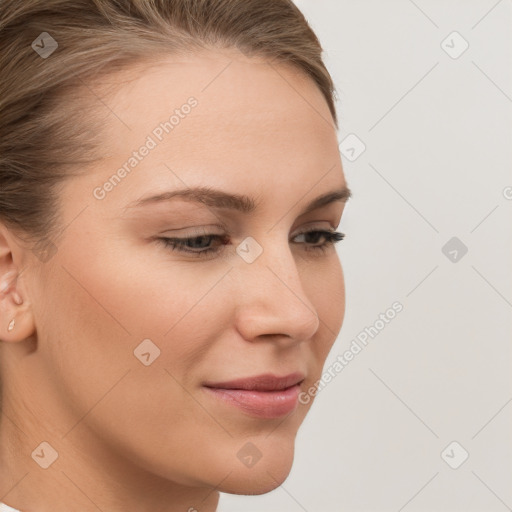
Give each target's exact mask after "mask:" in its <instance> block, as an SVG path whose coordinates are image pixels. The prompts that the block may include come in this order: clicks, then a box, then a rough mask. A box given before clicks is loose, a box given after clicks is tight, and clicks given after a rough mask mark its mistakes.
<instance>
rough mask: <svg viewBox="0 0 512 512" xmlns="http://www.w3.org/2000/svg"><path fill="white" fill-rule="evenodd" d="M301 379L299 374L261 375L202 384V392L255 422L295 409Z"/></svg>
mask: <svg viewBox="0 0 512 512" xmlns="http://www.w3.org/2000/svg"><path fill="white" fill-rule="evenodd" d="M304 378H305V376H304V374H302V373H300V372H295V373H291V374H289V375H286V376H284V377H277V376H276V375H273V374H268V373H267V374H263V375H258V376H255V377H247V378H242V379H236V380H231V381H225V382H206V383H204V384H203V388H204V390H205V391H206V392H207V393H209V395H210V396H212V398H216V399H217V400H220V401H221V402H222V403H223V404H227V405H231V406H234V407H236V408H238V409H240V410H241V411H242V412H244V413H246V414H249V415H250V416H253V417H259V418H267V419H270V418H279V417H281V416H286V415H287V414H290V413H291V412H292V411H293V410H294V409H295V408H296V407H297V402H298V396H299V392H300V384H301V383H302V382H303V380H304Z"/></svg>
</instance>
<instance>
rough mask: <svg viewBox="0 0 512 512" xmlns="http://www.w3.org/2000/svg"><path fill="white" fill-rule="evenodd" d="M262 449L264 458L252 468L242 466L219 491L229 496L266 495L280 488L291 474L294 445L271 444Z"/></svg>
mask: <svg viewBox="0 0 512 512" xmlns="http://www.w3.org/2000/svg"><path fill="white" fill-rule="evenodd" d="M265 444H266V445H267V446H266V448H265V446H263V447H262V456H261V458H260V459H259V460H258V462H256V463H255V464H254V465H253V466H252V467H245V466H244V465H243V464H240V465H238V466H236V467H235V468H234V470H233V471H232V472H231V473H230V475H229V476H228V477H227V478H226V479H225V480H224V481H223V482H222V485H221V486H219V488H218V489H219V491H221V492H224V493H228V494H245V495H258V494H266V493H268V492H270V491H273V490H274V489H276V488H277V487H279V486H280V485H281V484H282V483H283V482H284V481H285V480H286V479H287V478H288V475H289V474H290V471H291V468H292V464H293V457H294V444H293V442H292V443H286V444H285V445H280V446H276V445H275V444H273V443H271V442H267V443H265Z"/></svg>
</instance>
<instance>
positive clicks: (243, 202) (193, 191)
mask: <svg viewBox="0 0 512 512" xmlns="http://www.w3.org/2000/svg"><path fill="white" fill-rule="evenodd" d="M350 197H352V191H351V190H350V189H349V188H348V187H347V186H346V185H345V186H343V187H342V188H340V189H336V190H332V191H330V192H327V193H326V194H323V195H321V196H319V197H317V198H315V199H313V200H312V201H310V202H309V203H308V204H307V205H306V206H305V208H304V209H303V210H302V214H306V213H309V212H311V211H313V210H316V209H318V208H321V207H322V206H326V205H328V204H331V203H334V202H337V201H340V202H344V203H345V202H347V201H348V199H349V198H350ZM175 198H179V199H183V200H185V201H191V202H197V203H202V204H204V205H206V206H209V207H212V208H217V209H221V208H227V209H231V210H236V211H239V212H242V213H252V212H254V211H255V210H256V208H257V207H258V205H259V203H258V202H256V201H255V200H254V199H252V198H250V197H248V196H246V195H243V194H231V193H228V192H224V191H222V190H218V189H214V188H211V187H194V188H187V189H180V190H171V191H168V192H163V193H161V194H157V195H154V196H151V197H145V198H143V199H139V200H137V201H134V202H132V203H130V204H128V205H127V206H126V208H138V207H141V206H145V205H148V204H156V203H161V202H168V201H171V200H172V199H175Z"/></svg>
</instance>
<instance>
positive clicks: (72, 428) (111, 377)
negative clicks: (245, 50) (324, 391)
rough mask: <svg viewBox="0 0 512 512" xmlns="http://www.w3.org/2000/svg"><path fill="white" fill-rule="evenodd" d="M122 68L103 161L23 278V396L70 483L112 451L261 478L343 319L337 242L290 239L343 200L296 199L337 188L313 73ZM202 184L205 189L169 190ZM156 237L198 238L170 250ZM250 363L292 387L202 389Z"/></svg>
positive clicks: (241, 479)
mask: <svg viewBox="0 0 512 512" xmlns="http://www.w3.org/2000/svg"><path fill="white" fill-rule="evenodd" d="M119 76H121V75H119ZM128 76H129V79H127V78H126V77H128ZM133 76H134V75H133V74H132V75H129V74H126V75H124V76H123V77H121V78H119V80H120V82H119V88H118V90H117V92H116V94H115V96H114V97H108V99H107V98H106V97H105V98H104V99H102V101H103V102H104V103H105V104H106V105H108V107H107V106H106V107H105V108H108V109H110V110H111V113H110V114H109V118H108V121H107V123H105V126H104V133H105V138H104V148H103V149H104V150H105V153H108V155H107V157H106V158H104V159H103V160H101V161H99V162H97V163H95V164H94V166H92V167H91V169H90V170H89V171H87V172H84V173H83V175H81V176H79V177H74V178H71V179H69V180H68V181H66V182H64V183H63V185H62V189H61V198H62V203H61V215H62V218H63V225H64V226H67V227H66V228H65V231H64V232H63V233H62V236H61V237H60V238H59V239H58V240H56V241H55V245H56V252H55V253H54V254H53V255H51V252H50V255H49V256H51V257H50V259H48V261H46V262H43V261H40V260H39V259H37V258H34V261H33V263H32V266H29V267H28V268H27V270H26V271H25V273H24V276H23V278H24V283H25V286H26V290H27V291H26V295H27V296H28V298H29V299H30V302H31V305H32V306H31V307H32V314H33V321H34V331H35V333H36V335H37V348H36V349H35V351H34V352H32V353H31V356H30V357H25V358H24V359H23V360H22V361H21V363H20V364H21V365H22V366H24V369H23V371H22V372H21V373H23V375H25V378H26V376H29V378H33V382H32V386H29V385H28V384H27V383H25V385H26V387H27V389H28V388H30V396H28V393H27V400H28V401H29V402H30V403H32V401H34V403H35V402H37V404H38V409H37V410H38V411H41V416H40V417H39V423H40V425H43V426H44V427H41V428H43V429H44V431H45V432H46V433H47V434H46V436H45V440H46V441H47V442H48V443H49V444H50V445H52V446H53V448H55V449H56V450H57V451H58V452H59V457H60V459H61V462H62V463H64V461H63V460H62V459H64V460H68V462H69V460H70V457H69V456H68V457H67V455H71V454H73V460H75V461H76V467H77V468H78V467H81V468H82V469H81V470H80V471H79V470H77V473H76V475H77V476H76V479H77V481H80V479H79V476H78V475H79V474H81V473H82V471H84V470H83V468H85V467H87V466H88V465H89V464H91V463H92V462H91V461H95V463H97V464H98V466H101V461H106V460H109V461H110V462H109V463H108V464H109V465H110V466H109V467H110V468H114V467H116V466H115V464H114V463H112V461H114V460H121V459H123V460H125V459H126V460H127V461H129V462H128V463H126V462H125V464H124V465H120V468H118V469H111V475H114V474H115V471H118V470H119V471H128V468H129V467H130V465H133V467H138V468H142V469H144V470H146V471H147V472H150V473H153V474H156V475H158V476H160V477H162V478H164V479H167V480H170V481H173V482H176V483H179V484H185V485H190V486H218V487H217V489H218V490H220V491H225V492H231V493H247V494H251V493H254V494H260V493H264V492H268V491H269V490H271V489H273V488H275V487H277V486H278V485H279V484H280V483H282V482H283V481H284V479H285V478H286V477H287V475H288V473H289V471H290V468H291V464H292V460H293V453H294V440H295V436H296V434H297V430H298V428H299V426H300V424H301V423H302V421H303V420H304V417H305V415H306V414H307V412H308V410H309V408H310V407H311V402H309V403H307V404H301V403H299V402H298V401H297V400H296V397H297V394H298V392H299V391H307V390H308V388H310V387H311V386H312V385H313V384H314V383H315V382H316V381H317V380H318V379H319V378H320V377H321V371H322V367H323V364H324V362H325V359H326V356H327V354H328V352H329V350H330V348H331V346H332V344H333V342H334V341H335V339H336V336H337V334H338V332H339V330H340V328H341V325H342V322H343V316H344V310H345V297H344V281H343V274H342V269H341V265H340V261H339V258H338V255H337V253H336V250H335V248H334V245H328V244H326V239H325V237H323V236H321V235H317V236H315V235H314V234H313V235H301V233H302V232H304V231H315V230H316V231H326V230H327V231H329V230H331V231H332V230H335V229H336V228H337V227H338V224H339V222H340V219H341V215H342V212H343V208H344V201H343V200H339V199H338V200H332V201H330V202H328V203H327V204H324V205H323V206H319V207H317V208H315V209H313V210H310V211H306V207H307V206H308V205H309V204H310V203H311V202H312V201H314V200H315V199H316V198H318V197H320V196H324V195H326V194H331V193H334V192H341V191H343V189H344V188H345V187H346V182H345V178H344V175H343V170H342V165H341V160H340V156H339V151H338V143H337V138H336V132H335V129H334V128H333V123H332V118H331V116H330V113H329V109H328V107H327V104H326V102H325V100H324V98H323V96H322V95H321V93H320V91H319V90H318V89H317V87H316V85H315V84H314V83H313V82H312V81H311V80H310V79H306V78H303V77H302V76H301V75H299V74H298V72H297V71H295V70H293V69H290V68H287V67H285V66H283V65H270V64H268V63H266V62H265V61H264V60H262V59H249V58H246V57H244V56H243V55H242V54H240V53H238V52H236V53H235V52H234V51H223V52H220V51H218V52H215V53H206V52H205V53H202V54H200V55H195V56H188V57H184V58H174V59H173V58H171V57H169V58H168V59H166V60H164V61H162V62H161V64H159V65H158V66H155V67H151V68H149V69H146V70H145V71H144V72H142V73H141V74H140V77H138V78H137V79H135V80H134V79H133ZM91 88H92V90H94V92H95V94H97V95H98V96H99V97H101V88H100V87H97V88H95V87H94V85H93V86H92V87H91ZM107 113H108V112H107ZM84 115H87V112H84ZM171 116H174V117H171ZM75 121H76V122H77V123H78V122H80V119H76V120H75ZM165 123H167V124H165ZM143 147H145V148H146V149H143ZM123 166H124V172H123V171H122V170H120V169H123ZM198 187H202V188H204V189H206V188H207V189H209V190H210V195H208V196H201V191H199V192H195V193H194V194H192V195H189V196H188V198H187V197H186V196H184V197H180V196H179V195H176V196H174V197H170V196H171V195H172V194H174V193H176V192H177V191H180V192H181V191H186V192H187V194H190V193H191V191H192V190H195V189H196V188H198ZM214 191H215V192H214ZM166 194H167V196H165V195H166ZM159 195H162V197H161V198H160V200H156V199H154V200H150V199H148V198H151V197H153V196H159ZM231 195H236V196H237V197H238V199H236V200H235V199H228V196H231ZM201 197H202V199H201ZM240 198H242V199H243V201H240ZM235 206H237V207H235ZM242 206H244V208H242ZM194 237H196V239H194ZM197 237H200V238H197ZM201 237H202V238H201ZM164 238H192V240H191V241H189V242H187V243H185V244H184V245H183V246H182V251H180V250H179V247H178V248H176V249H174V250H173V249H172V246H170V245H168V246H166V244H165V242H164V241H163V240H162V239H164ZM340 243H341V244H342V243H343V242H340ZM322 244H324V249H323V250H322V248H321V247H320V246H321V245H322ZM205 249H209V252H207V253H203V255H201V251H204V250H205ZM42 259H43V260H44V259H45V258H42ZM264 374H273V375H274V376H277V377H283V376H288V375H290V374H294V375H292V379H291V381H290V382H288V383H287V384H284V383H281V384H282V386H286V385H287V386H289V385H290V384H293V383H295V382H297V381H300V385H299V386H298V387H297V388H293V389H291V390H288V391H281V392H274V393H272V392H270V391H268V390H267V391H259V392H252V393H251V392H250V391H239V392H235V391H221V390H220V389H217V391H213V390H212V389H207V387H206V386H205V384H215V383H217V384H219V385H220V383H226V382H228V381H233V380H235V379H246V378H249V377H255V376H261V375H264ZM246 384H247V385H246V387H249V388H251V387H252V388H254V385H253V384H251V383H250V382H249V383H246ZM260 384H262V385H263V386H264V385H265V381H264V379H263V381H262V382H260ZM267 384H269V382H267ZM220 387H222V386H220ZM225 387H229V386H228V385H227V384H226V385H225ZM233 387H239V386H237V385H236V384H233ZM230 397H231V398H232V400H230ZM237 401H238V402H237ZM66 457H67V459H66ZM112 478H113V479H114V477H113V476H112Z"/></svg>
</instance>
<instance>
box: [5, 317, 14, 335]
mask: <svg viewBox="0 0 512 512" xmlns="http://www.w3.org/2000/svg"><path fill="white" fill-rule="evenodd" d="M15 323H16V321H15V320H14V318H13V319H12V320H11V321H10V322H9V325H8V326H7V330H8V331H9V332H10V331H12V330H13V329H14V324H15Z"/></svg>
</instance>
